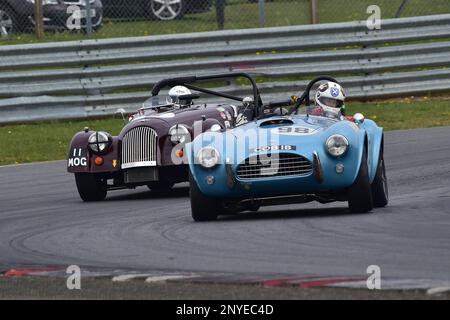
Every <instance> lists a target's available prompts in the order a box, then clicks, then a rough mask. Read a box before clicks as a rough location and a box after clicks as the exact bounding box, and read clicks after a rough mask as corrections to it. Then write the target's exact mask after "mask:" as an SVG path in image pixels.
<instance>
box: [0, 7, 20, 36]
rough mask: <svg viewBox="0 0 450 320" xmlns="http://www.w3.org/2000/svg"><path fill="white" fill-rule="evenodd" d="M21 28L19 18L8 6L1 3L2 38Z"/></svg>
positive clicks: (0, 27)
mask: <svg viewBox="0 0 450 320" xmlns="http://www.w3.org/2000/svg"><path fill="white" fill-rule="evenodd" d="M19 30H20V24H19V19H18V17H17V15H16V14H15V12H14V11H13V10H11V9H10V8H9V7H8V6H5V5H3V4H0V38H1V37H6V36H9V35H11V34H14V33H17V32H18V31H19Z"/></svg>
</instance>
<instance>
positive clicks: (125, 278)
mask: <svg viewBox="0 0 450 320" xmlns="http://www.w3.org/2000/svg"><path fill="white" fill-rule="evenodd" d="M150 276H151V274H149V273H145V274H123V275H120V276H115V277H113V278H112V281H114V282H124V281H129V280H133V279H136V278H148V277H150Z"/></svg>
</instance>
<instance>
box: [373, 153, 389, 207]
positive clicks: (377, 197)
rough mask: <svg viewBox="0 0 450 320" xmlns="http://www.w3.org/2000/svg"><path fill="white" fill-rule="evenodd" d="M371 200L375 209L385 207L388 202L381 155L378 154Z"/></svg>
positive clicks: (384, 170)
mask: <svg viewBox="0 0 450 320" xmlns="http://www.w3.org/2000/svg"><path fill="white" fill-rule="evenodd" d="M372 198H373V205H374V207H375V208H381V207H385V206H386V205H387V204H388V202H389V191H388V183H387V177H386V167H385V165H384V156H383V153H381V154H380V159H379V160H378V166H377V173H376V175H375V179H374V180H373V182H372Z"/></svg>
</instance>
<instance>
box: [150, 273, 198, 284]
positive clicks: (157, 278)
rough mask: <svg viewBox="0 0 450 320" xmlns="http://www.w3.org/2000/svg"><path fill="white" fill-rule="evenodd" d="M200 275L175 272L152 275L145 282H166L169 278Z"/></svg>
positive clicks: (185, 277)
mask: <svg viewBox="0 0 450 320" xmlns="http://www.w3.org/2000/svg"><path fill="white" fill-rule="evenodd" d="M195 277H198V276H197V275H181V274H178V275H176V274H174V275H166V276H152V277H148V278H147V279H145V282H147V283H154V282H164V281H167V280H181V279H190V278H195Z"/></svg>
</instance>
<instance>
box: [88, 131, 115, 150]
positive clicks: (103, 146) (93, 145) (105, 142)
mask: <svg viewBox="0 0 450 320" xmlns="http://www.w3.org/2000/svg"><path fill="white" fill-rule="evenodd" d="M111 144H112V137H111V135H110V134H109V133H107V132H103V131H97V132H94V133H93V134H91V135H90V136H89V139H88V146H89V149H91V150H92V151H93V152H94V153H103V152H105V151H107V150H108V148H109V147H110V146H111Z"/></svg>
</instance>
